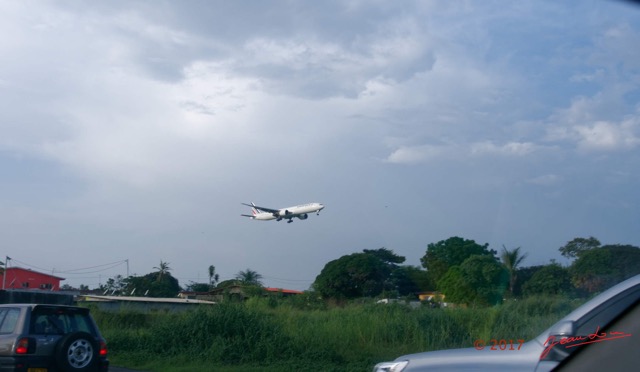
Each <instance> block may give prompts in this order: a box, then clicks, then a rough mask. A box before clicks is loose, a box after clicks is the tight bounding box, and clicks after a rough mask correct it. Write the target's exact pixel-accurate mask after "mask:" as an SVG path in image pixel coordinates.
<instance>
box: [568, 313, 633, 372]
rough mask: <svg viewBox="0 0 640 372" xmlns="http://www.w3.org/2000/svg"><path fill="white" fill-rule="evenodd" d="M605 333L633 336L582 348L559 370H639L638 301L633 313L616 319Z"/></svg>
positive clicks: (595, 343) (591, 344)
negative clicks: (615, 332)
mask: <svg viewBox="0 0 640 372" xmlns="http://www.w3.org/2000/svg"><path fill="white" fill-rule="evenodd" d="M604 331H606V332H609V331H617V332H623V333H625V334H629V335H630V336H629V337H621V338H617V339H615V338H612V339H611V340H609V341H607V342H594V343H590V344H586V345H583V346H581V347H580V348H578V350H576V352H575V353H574V354H572V355H571V357H569V358H567V359H565V360H564V361H563V362H562V364H560V365H559V366H558V368H557V370H561V371H586V370H592V371H597V370H604V369H608V370H611V371H631V370H634V369H637V355H636V350H639V349H640V338H638V337H637V335H638V333H639V332H640V301H637V302H636V303H635V305H633V307H632V308H631V309H630V311H628V312H625V313H624V314H623V315H622V316H621V317H619V318H617V319H616V320H615V321H614V322H613V323H611V324H610V326H609V327H607V328H606V329H604Z"/></svg>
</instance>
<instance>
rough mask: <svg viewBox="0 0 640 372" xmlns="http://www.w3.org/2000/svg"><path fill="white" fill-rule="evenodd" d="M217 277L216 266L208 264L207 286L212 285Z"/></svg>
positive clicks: (216, 280)
mask: <svg viewBox="0 0 640 372" xmlns="http://www.w3.org/2000/svg"><path fill="white" fill-rule="evenodd" d="M219 279H220V276H219V275H218V274H216V267H215V266H213V265H211V266H209V286H210V287H213V286H214V285H215V284H216V283H217V282H218V280H219Z"/></svg>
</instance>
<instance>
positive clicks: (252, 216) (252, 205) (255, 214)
mask: <svg viewBox="0 0 640 372" xmlns="http://www.w3.org/2000/svg"><path fill="white" fill-rule="evenodd" d="M242 205H246V206H249V207H251V214H241V216H243V217H250V218H256V216H257V215H258V213H260V212H259V211H258V210H257V209H256V205H255V204H254V203H253V202H251V204H247V203H242Z"/></svg>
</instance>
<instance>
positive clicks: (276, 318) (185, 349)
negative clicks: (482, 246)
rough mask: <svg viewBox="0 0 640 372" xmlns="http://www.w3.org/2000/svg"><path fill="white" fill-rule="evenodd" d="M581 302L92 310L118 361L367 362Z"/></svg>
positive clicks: (510, 333)
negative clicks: (435, 306) (443, 306)
mask: <svg viewBox="0 0 640 372" xmlns="http://www.w3.org/2000/svg"><path fill="white" fill-rule="evenodd" d="M577 305H579V304H578V303H576V302H572V301H569V300H566V299H560V298H555V299H550V298H544V297H540V298H529V299H525V300H518V301H509V302H507V303H505V304H503V305H499V306H495V307H491V308H476V309H463V308H460V309H431V308H427V307H422V308H418V309H411V308H409V307H406V306H403V305H398V304H391V305H379V304H352V305H347V306H343V307H336V306H334V307H327V306H313V307H311V308H304V307H303V306H299V304H296V303H295V302H291V301H286V300H277V301H276V300H274V299H267V298H252V299H250V300H248V301H247V302H245V303H243V304H237V303H230V304H220V305H216V306H202V307H198V308H196V309H194V310H190V311H185V312H179V313H164V312H159V313H149V314H143V313H135V312H132V311H121V312H117V313H108V312H102V311H99V310H97V309H93V310H92V314H93V315H94V318H95V319H96V321H97V322H98V325H99V327H100V329H101V331H102V333H103V335H104V336H105V338H106V339H107V340H108V344H109V349H110V360H111V362H112V364H113V365H119V366H127V367H130V368H136V369H140V370H145V371H157V372H164V371H167V372H177V371H193V370H197V371H275V370H278V371H283V370H284V371H287V370H292V371H293V370H296V371H304V370H320V371H362V370H368V369H370V368H371V367H372V366H373V365H374V364H375V363H377V362H379V361H383V360H389V359H394V358H396V357H398V356H399V355H402V354H408V353H415V352H421V351H429V350H439V349H448V348H459V347H471V346H473V341H474V340H475V339H479V338H480V339H484V340H489V339H491V338H496V339H500V338H505V339H514V340H515V339H526V340H529V339H531V338H533V337H535V336H537V335H538V334H539V333H540V332H541V331H543V330H544V329H545V328H547V327H549V326H550V325H551V324H553V323H554V322H555V321H557V320H558V319H559V318H561V317H562V316H564V315H566V314H567V313H568V312H570V311H571V310H572V309H573V308H575V307H576V306H577Z"/></svg>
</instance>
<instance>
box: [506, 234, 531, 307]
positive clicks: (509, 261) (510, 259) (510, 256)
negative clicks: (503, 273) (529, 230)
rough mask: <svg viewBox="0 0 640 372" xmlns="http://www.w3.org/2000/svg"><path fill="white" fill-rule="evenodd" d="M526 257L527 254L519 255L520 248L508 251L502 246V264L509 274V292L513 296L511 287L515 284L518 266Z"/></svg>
mask: <svg viewBox="0 0 640 372" xmlns="http://www.w3.org/2000/svg"><path fill="white" fill-rule="evenodd" d="M526 257H527V253H525V254H520V247H518V248H514V249H512V250H508V249H507V248H506V247H505V246H504V245H503V246H502V254H501V255H500V258H501V259H502V264H503V265H504V266H505V267H506V268H507V271H508V272H509V292H511V295H512V296H513V287H514V286H515V284H516V279H517V275H516V272H517V270H518V266H520V264H521V263H522V261H524V259H525V258H526Z"/></svg>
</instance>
